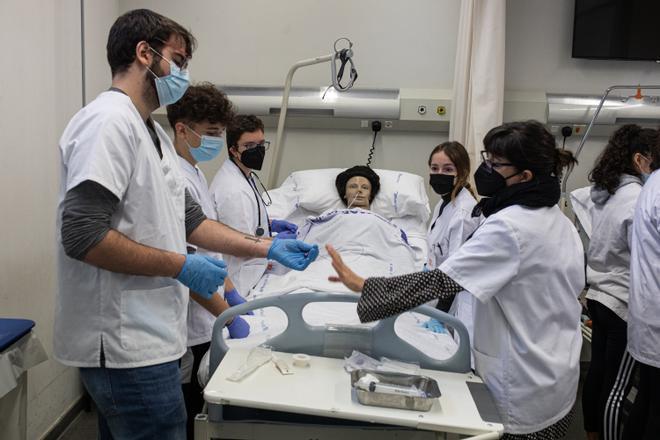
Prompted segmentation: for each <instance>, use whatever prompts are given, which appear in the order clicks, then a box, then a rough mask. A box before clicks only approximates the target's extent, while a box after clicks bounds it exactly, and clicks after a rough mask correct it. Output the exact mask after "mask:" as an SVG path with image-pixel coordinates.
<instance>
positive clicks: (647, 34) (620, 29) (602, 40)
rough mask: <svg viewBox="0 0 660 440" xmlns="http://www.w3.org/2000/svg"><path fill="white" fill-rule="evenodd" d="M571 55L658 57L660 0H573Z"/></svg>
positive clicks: (626, 57) (659, 53)
mask: <svg viewBox="0 0 660 440" xmlns="http://www.w3.org/2000/svg"><path fill="white" fill-rule="evenodd" d="M573 58H593V59H619V60H649V61H660V0H575V16H574V22H573Z"/></svg>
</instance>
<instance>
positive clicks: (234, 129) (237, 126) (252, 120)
mask: <svg viewBox="0 0 660 440" xmlns="http://www.w3.org/2000/svg"><path fill="white" fill-rule="evenodd" d="M255 131H264V123H263V122H262V121H261V119H259V118H257V117H256V116H255V115H237V116H235V117H234V119H232V121H231V123H230V124H229V126H228V127H227V145H228V146H229V147H230V148H231V147H238V140H239V139H240V138H241V136H242V135H243V133H254V132H255Z"/></svg>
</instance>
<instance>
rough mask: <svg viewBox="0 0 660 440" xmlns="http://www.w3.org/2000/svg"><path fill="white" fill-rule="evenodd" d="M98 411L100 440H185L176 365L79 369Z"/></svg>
mask: <svg viewBox="0 0 660 440" xmlns="http://www.w3.org/2000/svg"><path fill="white" fill-rule="evenodd" d="M80 376H81V378H82V381H83V384H84V385H85V388H86V389H87V391H88V392H89V394H90V396H91V397H92V399H93V400H94V403H95V404H96V406H97V407H98V411H99V439H101V440H124V439H130V440H138V439H159V440H184V439H185V438H186V407H185V404H184V402H183V394H182V392H181V381H180V374H179V361H172V362H167V363H165V364H160V365H153V366H149V367H140V368H126V369H118V368H81V369H80Z"/></svg>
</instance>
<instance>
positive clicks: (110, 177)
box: [54, 91, 188, 368]
mask: <svg viewBox="0 0 660 440" xmlns="http://www.w3.org/2000/svg"><path fill="white" fill-rule="evenodd" d="M154 125H155V127H156V132H157V134H158V137H159V139H160V143H161V148H162V152H163V158H162V160H161V158H160V157H159V156H158V152H157V151H156V148H155V146H154V144H153V141H152V139H151V137H150V135H149V132H148V130H147V127H146V125H145V123H144V121H143V120H142V118H141V117H140V114H139V113H138V111H137V109H136V108H135V106H134V105H133V103H132V102H131V100H130V98H129V97H128V96H126V95H124V94H122V93H118V92H113V91H108V92H104V93H101V94H100V95H99V96H98V97H97V98H96V99H95V100H94V101H92V102H91V103H90V104H89V105H87V106H86V107H84V108H83V109H81V110H80V111H79V112H78V113H76V115H75V116H74V117H73V118H72V119H71V122H69V125H68V126H67V128H66V129H65V131H64V134H63V135H62V138H61V139H60V144H59V146H60V153H61V160H62V167H61V172H62V174H61V175H62V181H61V186H60V194H59V200H60V203H59V206H58V213H57V223H58V225H57V226H58V229H57V232H58V233H57V241H58V246H57V252H58V272H59V279H58V282H59V290H58V293H57V300H56V303H55V304H56V305H55V333H54V355H55V358H56V359H57V360H59V361H60V362H62V363H64V364H67V365H71V366H76V367H99V366H100V355H101V349H103V353H104V355H105V365H106V366H107V367H109V368H132V367H141V366H147V365H155V364H159V363H163V362H168V361H172V360H175V359H178V358H180V357H181V356H182V355H183V353H184V352H185V350H186V309H187V307H188V292H187V289H185V288H184V287H183V285H182V284H180V283H179V282H178V281H176V280H175V279H174V278H170V277H143V276H134V275H126V274H119V273H114V272H110V271H107V270H103V269H100V268H98V267H95V266H92V265H90V264H86V263H83V262H81V261H78V260H75V259H72V258H69V257H67V256H66V255H65V253H64V248H63V247H62V244H61V236H60V233H59V231H60V219H61V214H62V201H63V199H64V196H65V194H66V192H67V191H68V190H70V189H72V188H74V187H76V186H77V185H78V184H80V183H81V182H83V181H85V180H91V181H94V182H97V183H99V184H101V185H103V186H104V187H105V188H107V189H108V190H109V191H111V192H112V193H113V194H114V195H115V196H116V197H117V198H118V199H119V200H120V203H119V205H118V207H117V211H116V213H115V214H114V215H113V218H112V224H111V226H112V228H113V229H116V230H117V231H119V232H121V233H122V234H124V235H126V236H127V237H128V238H130V239H131V240H134V241H136V242H138V243H141V244H144V245H146V246H151V247H155V248H159V249H164V250H168V251H171V252H178V253H182V254H183V253H185V252H186V236H185V181H184V179H183V177H182V176H181V174H180V171H179V166H178V164H177V156H176V152H175V151H174V147H173V146H172V143H171V141H170V139H169V137H168V136H167V134H166V133H165V132H164V131H163V129H162V128H161V127H160V125H158V124H157V123H154Z"/></svg>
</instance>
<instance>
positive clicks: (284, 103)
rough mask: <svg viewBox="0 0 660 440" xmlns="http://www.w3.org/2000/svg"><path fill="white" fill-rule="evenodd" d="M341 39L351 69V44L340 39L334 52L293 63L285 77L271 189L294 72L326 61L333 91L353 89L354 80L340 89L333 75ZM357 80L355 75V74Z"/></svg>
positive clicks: (279, 152) (273, 153)
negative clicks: (346, 44) (346, 45)
mask: <svg viewBox="0 0 660 440" xmlns="http://www.w3.org/2000/svg"><path fill="white" fill-rule="evenodd" d="M342 39H345V40H347V41H348V43H349V47H348V49H345V50H346V51H347V52H346V53H347V57H348V60H349V61H350V63H351V67H352V66H353V62H352V60H351V57H352V56H353V51H352V50H351V47H352V46H353V43H351V41H350V40H349V39H348V38H340V39H338V40H336V41H335V52H334V53H331V54H328V55H324V56H320V57H316V58H310V59H307V60H302V61H298V62H297V63H295V64H294V65H293V66H291V68H290V69H289V73H287V75H286V81H285V82H284V92H283V94H282V105H281V109H280V117H279V120H278V122H277V138H276V140H275V145H273V148H272V155H273V161H272V162H271V164H270V171H269V173H268V187H269V188H273V187H274V186H275V177H276V172H277V169H278V168H279V167H280V162H281V159H282V138H283V137H284V122H285V121H286V113H287V109H288V108H289V94H290V93H291V83H292V82H293V74H294V73H296V70H298V69H299V68H301V67H305V66H313V65H314V64H321V63H326V62H328V61H331V62H333V65H332V67H333V68H332V72H333V78H332V85H331V87H333V88H334V89H335V90H337V91H338V92H345V91H346V90H348V89H350V88H351V87H353V82H354V79H353V78H351V82H350V83H349V84H348V85H347V86H346V87H345V88H342V87H341V86H339V84H338V80H337V77H336V76H335V75H334V72H335V66H334V61H335V59H336V58H337V56H338V54H339V52H338V51H337V49H336V45H337V41H340V40H342ZM356 78H357V74H356Z"/></svg>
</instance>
